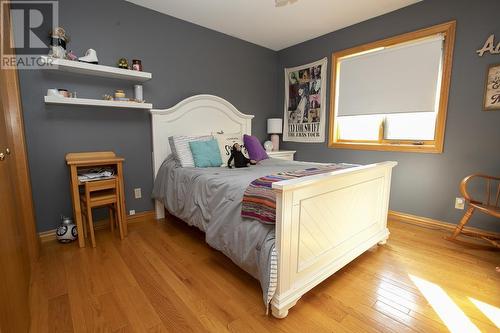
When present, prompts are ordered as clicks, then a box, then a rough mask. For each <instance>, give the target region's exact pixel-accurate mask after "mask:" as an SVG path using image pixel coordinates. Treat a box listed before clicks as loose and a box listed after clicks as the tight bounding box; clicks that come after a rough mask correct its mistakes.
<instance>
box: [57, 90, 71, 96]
mask: <svg viewBox="0 0 500 333" xmlns="http://www.w3.org/2000/svg"><path fill="white" fill-rule="evenodd" d="M57 91H58V92H59V95H61V96H62V97H71V93H70V92H69V91H68V90H67V89H57Z"/></svg>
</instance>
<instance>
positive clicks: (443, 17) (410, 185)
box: [276, 0, 500, 231]
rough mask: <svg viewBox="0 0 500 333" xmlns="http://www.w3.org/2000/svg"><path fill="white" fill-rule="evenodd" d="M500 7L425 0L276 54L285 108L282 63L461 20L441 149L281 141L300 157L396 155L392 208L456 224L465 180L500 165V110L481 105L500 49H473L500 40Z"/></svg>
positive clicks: (481, 222)
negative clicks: (384, 149) (489, 39)
mask: <svg viewBox="0 0 500 333" xmlns="http://www.w3.org/2000/svg"><path fill="white" fill-rule="evenodd" d="M499 12H500V1H498V0H480V1H472V0H468V1H467V0H465V1H464V0H459V1H457V0H425V1H423V2H421V3H418V4H415V5H412V6H409V7H406V8H403V9H401V10H398V11H395V12H392V13H389V14H386V15H384V16H380V17H377V18H374V19H371V20H369V21H365V22H362V23H359V24H357V25H354V26H351V27H348V28H345V29H343V30H340V31H336V32H333V33H329V34H327V35H324V36H321V37H319V38H316V39H314V40H310V41H307V42H304V43H301V44H299V45H296V46H293V47H290V48H287V49H285V50H282V51H280V52H279V53H278V54H279V65H278V71H279V73H278V93H279V99H280V109H281V110H283V100H284V96H283V91H284V87H283V79H282V78H283V75H284V74H283V68H284V67H293V66H296V65H301V64H304V63H307V62H311V61H314V60H318V59H320V58H323V57H329V59H330V56H331V53H332V52H334V51H339V50H343V49H346V48H349V47H353V46H356V45H359V44H363V43H367V42H371V41H375V40H379V39H382V38H386V37H390V36H393V35H397V34H401V33H405V32H409V31H413V30H417V29H420V28H424V27H428V26H431V25H434V24H438V23H442V22H445V21H449V20H457V34H456V43H455V53H454V58H453V72H452V79H451V88H450V96H449V107H448V117H447V122H446V137H445V146H444V153H443V154H417V153H403V152H375V151H360V150H342V149H330V148H328V147H327V144H326V143H323V144H297V143H284V144H283V146H282V148H283V149H296V150H297V155H296V157H297V158H298V159H300V160H311V161H342V162H351V163H371V162H377V161H384V160H394V161H398V162H399V165H398V166H397V167H396V169H394V174H393V183H392V192H391V201H390V208H391V209H393V210H396V211H401V212H405V213H410V214H415V215H419V216H426V217H430V218H435V219H439V220H442V221H447V222H450V223H457V221H459V219H460V218H461V216H462V214H463V211H461V210H456V209H454V200H455V197H457V196H459V191H458V184H459V182H460V180H461V179H462V178H463V177H464V176H466V175H468V174H471V173H475V172H483V173H486V174H491V175H497V176H498V174H499V172H500V154H499V152H500V127H499V126H500V111H497V112H484V111H481V105H482V100H483V93H484V80H485V73H486V68H487V67H488V65H489V64H492V63H500V56H499V55H489V54H488V55H485V56H483V57H482V58H480V57H478V56H477V54H476V53H475V50H477V49H479V48H481V47H482V45H483V43H484V41H485V40H486V38H487V37H488V36H489V35H490V34H492V33H496V38H497V42H500V25H499V20H498V13H499ZM330 65H331V64H330V62H329V66H330ZM278 115H279V114H276V116H278ZM497 222H498V221H495V220H494V219H493V218H489V217H486V216H485V215H482V214H480V213H478V214H476V215H475V216H474V217H473V219H472V221H471V223H470V224H471V225H474V226H478V227H481V228H485V229H490V230H496V231H500V225H499V224H498V223H497Z"/></svg>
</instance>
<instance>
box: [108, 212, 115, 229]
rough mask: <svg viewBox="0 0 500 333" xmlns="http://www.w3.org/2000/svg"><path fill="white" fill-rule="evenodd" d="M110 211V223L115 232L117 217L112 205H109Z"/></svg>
mask: <svg viewBox="0 0 500 333" xmlns="http://www.w3.org/2000/svg"><path fill="white" fill-rule="evenodd" d="M108 211H109V224H110V225H111V232H112V233H113V234H114V233H115V217H114V209H113V207H112V206H109V207H108Z"/></svg>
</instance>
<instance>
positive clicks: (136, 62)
mask: <svg viewBox="0 0 500 333" xmlns="http://www.w3.org/2000/svg"><path fill="white" fill-rule="evenodd" d="M132 69H133V70H134V71H139V72H142V62H141V61H140V60H139V59H134V60H132Z"/></svg>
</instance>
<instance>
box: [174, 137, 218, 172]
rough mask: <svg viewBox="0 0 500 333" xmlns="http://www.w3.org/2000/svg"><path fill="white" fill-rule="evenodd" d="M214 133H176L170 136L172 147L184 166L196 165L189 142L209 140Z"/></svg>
mask: <svg viewBox="0 0 500 333" xmlns="http://www.w3.org/2000/svg"><path fill="white" fill-rule="evenodd" d="M211 139H213V136H212V135H175V136H170V137H169V138H168V143H169V144H170V149H171V150H172V154H174V156H175V158H176V159H177V160H178V161H179V163H180V164H181V166H182V167H183V168H186V167H194V159H193V154H192V153H191V148H189V143H190V142H193V141H208V140H211Z"/></svg>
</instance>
